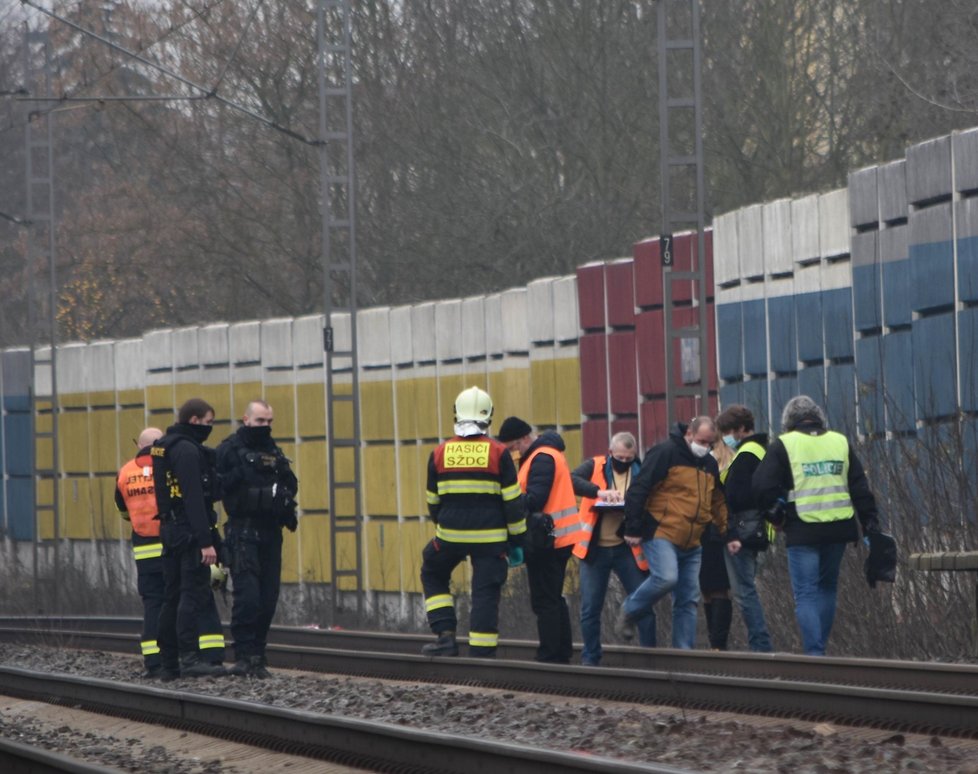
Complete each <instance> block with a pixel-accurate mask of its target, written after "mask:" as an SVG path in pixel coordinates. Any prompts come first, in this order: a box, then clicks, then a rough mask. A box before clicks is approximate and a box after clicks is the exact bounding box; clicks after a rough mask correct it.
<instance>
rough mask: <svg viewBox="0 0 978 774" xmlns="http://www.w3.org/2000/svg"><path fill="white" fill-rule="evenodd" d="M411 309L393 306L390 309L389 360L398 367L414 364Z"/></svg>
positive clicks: (412, 316) (412, 315)
mask: <svg viewBox="0 0 978 774" xmlns="http://www.w3.org/2000/svg"><path fill="white" fill-rule="evenodd" d="M412 309H413V307H410V306H395V307H394V308H393V309H391V314H390V325H391V360H393V361H394V362H395V363H396V364H398V365H406V364H408V363H413V362H414V325H413V321H414V314H413V312H412Z"/></svg>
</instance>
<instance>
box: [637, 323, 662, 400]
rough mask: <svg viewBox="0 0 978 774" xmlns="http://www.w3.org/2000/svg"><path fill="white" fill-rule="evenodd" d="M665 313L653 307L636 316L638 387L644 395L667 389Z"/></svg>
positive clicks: (660, 393)
mask: <svg viewBox="0 0 978 774" xmlns="http://www.w3.org/2000/svg"><path fill="white" fill-rule="evenodd" d="M663 314H664V312H663V311H662V309H651V310H649V311H646V312H641V313H640V314H639V315H638V317H637V318H636V326H635V334H636V341H635V349H636V350H637V352H638V389H639V392H640V393H642V395H664V394H665V391H666V364H665V352H666V345H665V335H666V334H665V327H664V325H665V323H664V322H663Z"/></svg>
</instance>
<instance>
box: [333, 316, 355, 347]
mask: <svg viewBox="0 0 978 774" xmlns="http://www.w3.org/2000/svg"><path fill="white" fill-rule="evenodd" d="M329 321H330V325H331V326H332V327H333V351H334V352H349V351H350V344H351V342H352V341H353V339H352V335H351V334H352V327H351V326H350V313H349V312H333V313H332V314H330V316H329Z"/></svg>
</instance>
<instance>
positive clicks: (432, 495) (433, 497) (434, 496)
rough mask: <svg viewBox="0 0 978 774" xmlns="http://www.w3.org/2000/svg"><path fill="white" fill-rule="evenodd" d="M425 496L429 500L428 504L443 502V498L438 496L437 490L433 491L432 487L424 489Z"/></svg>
mask: <svg viewBox="0 0 978 774" xmlns="http://www.w3.org/2000/svg"><path fill="white" fill-rule="evenodd" d="M424 494H425V498H426V499H427V500H428V505H438V503H440V502H441V498H440V497H439V496H438V493H437V492H432V491H431V490H430V489H425V490H424Z"/></svg>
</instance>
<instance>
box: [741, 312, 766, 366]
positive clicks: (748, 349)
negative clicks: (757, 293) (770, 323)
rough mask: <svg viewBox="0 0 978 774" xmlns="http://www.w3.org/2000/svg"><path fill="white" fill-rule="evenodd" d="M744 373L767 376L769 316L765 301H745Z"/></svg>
mask: <svg viewBox="0 0 978 774" xmlns="http://www.w3.org/2000/svg"><path fill="white" fill-rule="evenodd" d="M742 308H743V312H744V373H746V374H751V375H752V376H766V375H767V372H768V367H767V314H766V312H765V310H764V299H763V298H760V299H756V300H754V301H744V302H743V304H742Z"/></svg>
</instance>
